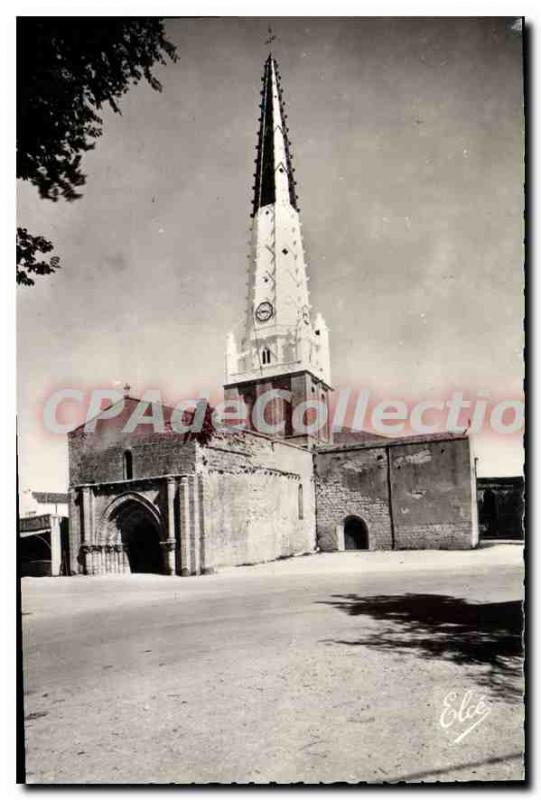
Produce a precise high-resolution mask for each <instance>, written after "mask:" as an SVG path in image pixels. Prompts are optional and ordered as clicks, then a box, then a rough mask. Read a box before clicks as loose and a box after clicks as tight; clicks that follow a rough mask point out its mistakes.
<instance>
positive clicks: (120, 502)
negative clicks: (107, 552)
mask: <svg viewBox="0 0 541 800" xmlns="http://www.w3.org/2000/svg"><path fill="white" fill-rule="evenodd" d="M100 538H101V541H102V542H103V543H104V544H106V545H111V544H113V545H122V548H123V550H124V552H125V553H126V556H127V559H128V564H129V568H130V572H154V573H160V574H163V573H165V572H166V569H165V562H164V554H163V552H162V546H161V542H162V539H163V536H162V525H161V520H160V516H159V512H158V511H157V509H155V508H153V507H152V505H151V504H150V503H149V502H148V501H146V500H145V499H144V498H139V497H138V496H137V495H136V494H134V493H130V494H127V495H126V496H124V497H122V496H121V497H118V498H117V499H116V500H115V501H113V503H112V504H111V506H109V509H108V512H106V514H105V519H104V525H103V528H102V536H101V537H100Z"/></svg>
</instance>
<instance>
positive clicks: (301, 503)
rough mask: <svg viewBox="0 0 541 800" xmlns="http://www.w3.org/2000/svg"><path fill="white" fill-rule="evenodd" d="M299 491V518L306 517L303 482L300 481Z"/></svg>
mask: <svg viewBox="0 0 541 800" xmlns="http://www.w3.org/2000/svg"><path fill="white" fill-rule="evenodd" d="M297 492H298V497H297V500H298V504H299V519H304V496H303V491H302V483H299V488H298V489H297Z"/></svg>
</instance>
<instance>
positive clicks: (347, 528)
mask: <svg viewBox="0 0 541 800" xmlns="http://www.w3.org/2000/svg"><path fill="white" fill-rule="evenodd" d="M344 549H345V550H368V528H367V526H366V522H365V521H364V520H363V519H361V518H360V517H354V516H352V517H346V518H345V520H344Z"/></svg>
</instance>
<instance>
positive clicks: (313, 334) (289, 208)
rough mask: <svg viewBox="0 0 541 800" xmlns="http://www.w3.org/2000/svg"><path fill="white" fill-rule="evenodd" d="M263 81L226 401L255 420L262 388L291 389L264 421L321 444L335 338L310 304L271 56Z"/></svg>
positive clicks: (275, 401)
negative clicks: (241, 298)
mask: <svg viewBox="0 0 541 800" xmlns="http://www.w3.org/2000/svg"><path fill="white" fill-rule="evenodd" d="M262 84H263V88H262V91H261V104H260V108H261V116H260V127H259V137H258V143H257V158H256V161H255V163H256V172H255V185H254V199H253V210H252V218H253V225H252V241H251V251H250V256H249V278H248V297H247V307H246V316H245V319H244V325H243V327H242V330H241V331H240V332H239V333H238V334H237V335H235V333H230V334H229V335H228V338H227V346H226V383H225V386H224V389H225V399H226V400H229V399H239V398H242V399H243V400H244V402H245V404H246V406H247V410H248V415H249V416H250V417H251V416H252V411H253V409H254V406H255V404H256V402H257V400H258V398H259V397H260V396H261V395H262V394H263V393H264V392H268V391H269V390H270V389H281V390H285V391H286V392H290V393H291V395H290V399H283V398H282V397H277V398H276V399H272V401H271V402H269V403H267V404H266V407H265V420H266V421H268V422H271V423H273V424H275V423H277V422H280V423H281V429H282V430H281V432H280V433H279V434H277V435H279V436H285V437H288V438H291V439H293V441H296V442H298V443H299V444H310V443H317V442H318V441H328V438H329V430H330V425H329V423H328V421H327V422H326V423H325V421H324V417H325V415H328V393H329V391H331V387H330V363H329V338H328V330H327V326H326V324H325V321H324V320H323V317H322V316H321V314H319V313H318V314H314V311H313V309H312V307H311V305H310V298H309V292H308V277H307V269H306V260H305V255H304V249H303V243H302V235H301V223H300V220H299V208H298V203H297V193H296V190H295V181H294V178H293V174H294V169H293V167H292V164H291V160H292V157H291V151H290V144H289V135H288V129H287V126H286V123H285V120H286V115H285V114H284V102H283V98H282V89H281V86H280V74H279V72H278V65H277V63H276V61H275V59H274V58H273V57H272V54H269V57H268V58H267V61H266V62H265V69H264V74H263V78H262ZM276 394H278V393H276ZM284 397H285V396H284ZM302 403H304V404H305V405H303V406H302V408H300V409H299V410H298V412H297V413H295V409H296V408H297V407H298V406H299V404H302ZM317 404H319V407H320V410H319V411H316V408H317ZM304 409H306V414H305V413H304ZM322 409H323V410H322ZM316 413H317V414H319V415H320V417H319V420H320V422H321V425H318V426H317V427H318V429H317V431H316V432H314V433H313V434H311V435H309V436H307V435H306V432H305V428H304V426H305V425H306V424H309V423H310V421H313V419H314V415H315V414H316ZM250 427H252V428H253V427H256V426H254V425H253V423H252V424H250Z"/></svg>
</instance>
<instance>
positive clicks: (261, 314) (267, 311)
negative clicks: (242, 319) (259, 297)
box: [255, 300, 274, 322]
mask: <svg viewBox="0 0 541 800" xmlns="http://www.w3.org/2000/svg"><path fill="white" fill-rule="evenodd" d="M273 314H274V308H273V307H272V303H269V302H268V300H264V301H263V303H260V304H259V305H258V307H257V308H256V310H255V317H256V319H257V321H258V322H268V320H269V319H270V318H271V317H272V315H273Z"/></svg>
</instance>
